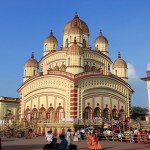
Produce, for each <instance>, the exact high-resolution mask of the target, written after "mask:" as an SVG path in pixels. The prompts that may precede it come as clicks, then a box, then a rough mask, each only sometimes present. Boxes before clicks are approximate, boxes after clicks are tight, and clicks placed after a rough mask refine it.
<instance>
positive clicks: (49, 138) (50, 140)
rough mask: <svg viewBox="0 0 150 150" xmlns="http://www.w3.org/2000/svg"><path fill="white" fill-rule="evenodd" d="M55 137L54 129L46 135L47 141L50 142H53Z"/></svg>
mask: <svg viewBox="0 0 150 150" xmlns="http://www.w3.org/2000/svg"><path fill="white" fill-rule="evenodd" d="M53 137H54V135H53V133H52V131H48V132H47V134H46V136H45V138H46V141H47V142H48V143H51V142H52V141H53Z"/></svg>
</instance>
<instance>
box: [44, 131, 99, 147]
mask: <svg viewBox="0 0 150 150" xmlns="http://www.w3.org/2000/svg"><path fill="white" fill-rule="evenodd" d="M45 138H46V142H47V144H46V145H44V147H43V150H77V145H76V144H74V143H75V142H77V141H79V140H84V139H86V140H87V145H88V149H89V150H101V149H102V146H101V145H100V143H99V141H98V137H97V133H96V132H95V130H86V132H85V130H84V129H83V128H81V129H80V130H79V129H78V130H76V131H75V132H74V133H72V131H71V129H68V131H67V132H66V134H65V135H64V134H61V135H59V139H60V143H57V138H56V137H55V136H54V135H53V133H52V131H48V132H47V134H46V136H45Z"/></svg>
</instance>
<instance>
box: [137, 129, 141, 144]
mask: <svg viewBox="0 0 150 150" xmlns="http://www.w3.org/2000/svg"><path fill="white" fill-rule="evenodd" d="M137 142H138V143H141V129H139V131H138V133H137Z"/></svg>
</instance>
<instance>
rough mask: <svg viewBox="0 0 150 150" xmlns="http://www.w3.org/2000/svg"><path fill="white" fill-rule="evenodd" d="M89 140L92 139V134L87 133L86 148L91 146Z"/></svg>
mask: <svg viewBox="0 0 150 150" xmlns="http://www.w3.org/2000/svg"><path fill="white" fill-rule="evenodd" d="M91 139H92V133H91V132H89V135H88V136H87V145H88V147H90V146H91Z"/></svg>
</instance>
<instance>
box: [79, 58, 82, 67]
mask: <svg viewBox="0 0 150 150" xmlns="http://www.w3.org/2000/svg"><path fill="white" fill-rule="evenodd" d="M79 64H80V66H82V65H81V57H80V62H79Z"/></svg>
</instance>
